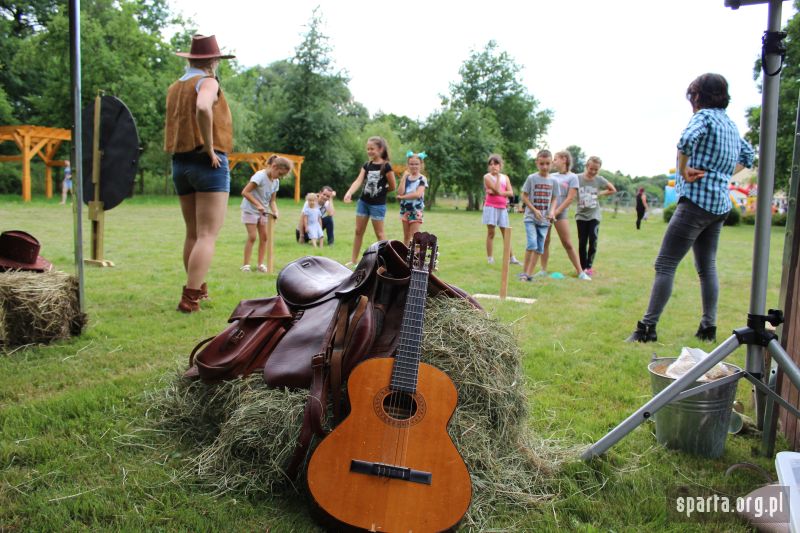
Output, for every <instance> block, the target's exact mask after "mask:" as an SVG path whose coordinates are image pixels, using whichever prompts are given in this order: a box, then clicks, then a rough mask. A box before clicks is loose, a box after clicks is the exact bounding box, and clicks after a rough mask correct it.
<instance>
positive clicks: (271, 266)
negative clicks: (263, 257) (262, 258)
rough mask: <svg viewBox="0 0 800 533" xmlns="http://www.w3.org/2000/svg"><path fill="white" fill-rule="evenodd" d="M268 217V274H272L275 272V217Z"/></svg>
mask: <svg viewBox="0 0 800 533" xmlns="http://www.w3.org/2000/svg"><path fill="white" fill-rule="evenodd" d="M266 217H267V273H268V274H272V273H274V272H275V253H274V252H275V248H274V240H275V239H274V238H275V217H273V216H272V214H268V215H266Z"/></svg>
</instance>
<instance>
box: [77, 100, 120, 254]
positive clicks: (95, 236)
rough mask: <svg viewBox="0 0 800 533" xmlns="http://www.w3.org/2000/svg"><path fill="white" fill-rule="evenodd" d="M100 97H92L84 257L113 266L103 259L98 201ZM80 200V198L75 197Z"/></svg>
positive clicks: (101, 215) (101, 212)
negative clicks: (90, 191) (88, 231)
mask: <svg viewBox="0 0 800 533" xmlns="http://www.w3.org/2000/svg"><path fill="white" fill-rule="evenodd" d="M101 106H102V99H101V98H100V95H99V94H98V95H97V96H96V97H95V99H94V133H93V135H94V137H93V142H92V184H93V185H94V197H93V198H94V200H92V201H91V202H89V220H91V221H92V258H91V259H85V260H84V262H85V263H86V264H88V265H94V266H99V267H113V266H114V263H112V262H111V261H106V260H105V259H103V233H104V232H105V211H104V209H103V202H102V201H100V163H101V161H102V158H103V153H102V152H101V151H100V112H101ZM75 201H76V202H80V201H81V199H80V198H76V200H75Z"/></svg>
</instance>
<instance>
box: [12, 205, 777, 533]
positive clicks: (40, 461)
mask: <svg viewBox="0 0 800 533" xmlns="http://www.w3.org/2000/svg"><path fill="white" fill-rule="evenodd" d="M280 209H281V213H282V217H281V219H280V220H279V222H278V226H277V230H276V247H275V251H276V262H275V264H276V266H278V267H280V266H282V265H283V264H285V263H286V262H288V261H290V260H292V259H295V258H297V257H299V256H301V255H305V254H307V253H311V251H312V250H311V248H309V247H303V246H301V245H298V244H296V243H295V242H294V225H295V223H296V221H297V218H298V215H299V207H298V206H296V205H295V204H293V203H292V202H290V201H284V200H282V201H281V202H280ZM395 211H396V204H395V205H391V204H390V213H391V214H390V216H389V217H388V220H387V233H388V236H389V237H394V238H397V237H399V236H401V234H402V231H401V228H400V223H399V221H398V220H397V217H396V214H395ZM84 213H85V211H84ZM604 216H605V218H604V220H603V222H602V224H601V226H600V245H599V252H598V255H597V259H596V262H595V263H596V264H595V267H596V270H597V271H598V275H597V276H596V277H595V279H594V280H593V281H591V282H582V281H578V280H577V279H575V278H574V277H571V276H569V275H568V276H567V278H566V279H563V280H552V279H548V280H544V281H538V282H532V283H522V282H519V281H517V280H516V273H517V272H519V267H512V268H511V279H510V281H509V291H508V293H509V295H511V296H523V297H529V298H536V299H537V302H536V303H535V304H534V305H525V304H519V303H512V302H497V301H488V300H486V301H483V302H482V303H483V304H484V306H485V307H486V309H487V311H488V312H489V313H490V315H491V316H493V317H495V318H497V319H498V320H500V321H502V322H504V323H508V324H512V327H513V330H514V332H515V334H516V336H517V340H518V342H519V344H520V346H521V347H522V350H523V353H524V361H523V364H524V368H525V372H526V374H527V376H528V378H529V383H528V388H529V401H530V411H531V417H530V425H531V427H532V429H533V431H534V432H536V433H537V434H539V435H541V436H545V437H548V438H552V439H554V440H556V441H557V442H558V443H559V446H560V447H562V448H567V449H574V450H575V460H574V461H571V462H568V463H567V464H565V465H564V467H563V468H562V470H561V471H560V472H559V473H558V477H557V480H556V488H557V490H558V494H557V496H556V497H555V498H554V499H553V500H552V501H551V502H550V503H548V504H546V505H541V506H537V507H532V508H528V509H523V508H517V509H508V510H507V512H506V513H504V515H503V516H502V517H499V518H498V520H497V523H496V526H497V527H498V528H507V529H509V530H515V531H518V530H528V531H531V530H552V531H555V530H564V529H573V530H578V531H596V530H614V531H621V530H630V531H641V530H674V531H684V530H686V529H693V528H696V529H698V530H700V529H702V530H707V529H709V528H711V529H716V530H737V529H738V530H742V531H745V530H747V528H746V527H745V526H744V525H743V523H741V522H739V521H737V520H736V519H735V518H734V517H729V516H728V517H726V516H720V515H713V516H710V517H701V518H699V519H698V518H697V517H696V516H695V517H692V518H691V519H688V520H687V519H685V520H683V521H680V520H678V521H676V519H675V517H674V515H670V514H668V505H667V494H669V493H670V492H671V491H673V490H675V488H676V487H677V486H678V485H682V486H688V487H689V488H690V489H689V490H691V491H694V492H692V493H695V492H696V493H697V494H700V493H702V491H705V490H708V489H719V490H725V491H728V493H730V494H733V495H741V494H744V493H746V492H748V491H749V490H751V489H752V488H755V487H756V486H758V485H759V484H760V483H761V482H760V479H758V478H757V477H755V476H753V475H752V474H749V473H741V472H740V473H736V474H734V475H733V476H732V477H731V478H725V477H724V475H723V474H724V471H725V470H726V468H727V467H728V466H730V465H731V464H734V463H740V462H745V461H747V462H754V463H757V464H759V465H761V466H763V467H764V468H766V469H767V470H770V471H772V472H773V473H774V466H773V461H772V460H771V459H767V458H760V457H757V456H755V455H754V454H753V453H752V451H751V449H752V448H754V447H757V446H758V444H759V443H760V440H759V439H758V438H756V437H752V436H733V437H730V438H729V439H728V442H727V446H726V452H725V454H724V455H723V456H722V458H720V459H718V460H707V459H699V458H695V457H691V456H688V455H685V454H682V453H678V452H672V451H666V450H664V449H663V448H662V447H660V446H659V445H658V444H657V443H656V441H655V437H654V435H653V431H654V428H653V426H652V425H649V424H648V425H644V426H642V427H640V428H638V429H637V430H635V431H634V432H633V433H631V434H630V435H629V436H628V437H626V438H625V439H623V440H622V441H621V442H620V443H619V444H617V445H616V446H615V447H614V448H612V449H611V450H610V452H609V453H608V454H607V455H606V456H605V457H603V458H602V459H599V460H595V461H593V462H591V463H584V462H582V461H580V460H578V459H577V456H578V454H579V452H580V450H581V449H582V448H583V447H585V446H587V445H589V444H590V443H592V442H594V441H596V440H597V439H599V438H600V437H602V436H603V435H604V434H605V433H606V432H607V431H608V430H610V429H611V428H613V427H614V426H615V425H617V424H618V423H619V422H621V421H622V420H623V419H624V418H625V417H627V416H628V415H629V414H630V413H631V412H632V411H633V410H635V409H636V408H638V407H639V406H640V405H641V404H642V403H644V402H645V401H646V400H647V399H648V398H649V397H650V392H649V391H650V382H649V377H648V373H647V368H646V367H647V363H648V361H649V360H650V358H651V357H652V355H653V354H656V355H658V356H664V357H669V356H677V355H678V353H679V351H680V349H681V347H682V346H696V345H697V343H696V340H695V339H694V337H693V333H694V331H695V330H696V328H697V324H698V321H699V315H700V294H699V284H698V281H697V276H696V274H695V272H694V268H693V264H692V260H691V258H690V257H689V258H687V260H685V261H684V262H683V264H682V265H681V267H680V268H679V271H678V275H677V280H676V288H675V291H674V293H673V296H672V300H671V301H670V303H669V305H668V306H667V309H666V312H665V314H664V316H663V318H662V321H661V323H660V324H659V327H658V334H659V340H660V342H659V343H657V344H655V345H652V344H647V345H638V344H637V345H630V344H626V343H624V342H622V340H623V339H624V338H625V337H626V336H627V335H628V334H629V333H630V331H632V329H633V328H634V326H635V324H636V321H637V320H638V319H639V318H640V317H641V314H642V312H643V311H644V308H645V306H646V304H647V299H648V296H649V289H650V284H651V282H652V278H653V271H652V264H653V260H654V258H655V255H656V252H657V250H658V247H659V244H660V240H661V236H662V234H663V231H664V229H665V227H666V225H665V224H664V223H663V222H662V221H661V220H660V218H659V217H652V218H651V220H649V221H648V222H646V223H644V225H643V229H642V230H641V231H638V232H637V231H636V229H635V227H634V220H635V215H634V214H633V213H630V212H629V213H625V212H620V213H619V214H618V215H617V216H616V217H613V216H612V214H611V213H606V214H605V215H604ZM353 219H354V216H353V207H352V206H345V205H342V204H339V206H338V208H337V216H336V224H337V226H336V227H337V242H336V245H335V246H334V247H332V248H327V247H326V248H324V249H323V250H322V251H321V252H320V253H322V254H323V255H326V256H329V257H332V258H334V259H336V260H338V261H341V262H342V263H344V262H346V261H347V260H349V255H350V247H351V243H352V232H353ZM513 223H514V224H515V225H516V226H515V228H514V237H513V241H514V249H515V252H516V253H517V255H518V256H521V255H522V254H523V252H524V228H523V225H522V222H521V219H520V215H515V216H514V222H513ZM90 227H91V225H90V224H89V223H88V222H85V223H84V242H85V243H86V245H85V250H86V251H85V252H84V254H85V257H89V255H90V253H89V246H88V243H89V241H90ZM8 229H22V230H26V231H29V232H31V233H33V234H34V235H36V236H37V237H38V238H39V240H40V241H41V243H42V255H44V256H45V257H46V258H48V259H49V260H50V261H52V262H53V263H54V264H55V265H56V266H57V267H58V268H59V269H61V270H65V271H68V272H73V271H74V260H73V229H72V218H71V210H70V209H69V207H65V206H60V205H58V200H57V199H55V198H54V199H53V200H51V201H46V200H43V199H41V198H37V199H35V200H34V201H33V202H31V203H30V204H23V203H21V202H20V201H19V200H18V198H17V197H11V196H6V197H0V230H8ZM423 229H425V230H426V231H429V232H432V233H435V234H437V235H438V237H439V244H440V263H439V270H440V272H439V274H440V276H441V277H442V278H443V279H445V280H447V281H449V282H451V283H454V284H456V285H459V286H460V287H462V288H463V289H465V290H467V291H469V292H470V293H495V294H496V293H498V292H499V289H500V287H499V285H500V266H499V264H495V265H493V266H489V265H487V264H486V259H485V252H484V239H485V234H486V231H485V228H484V227H483V226H482V225H481V221H480V214H479V213H475V212H466V211H464V210H463V206H462V208H461V209H451V208H447V209H445V208H442V209H435V210H432V211H430V212H429V213H426V216H425V224H424V227H423ZM182 235H183V224H182V221H181V219H180V212H179V209H178V206H177V199H175V198H152V197H142V198H135V199H132V200H127V201H126V202H124V203H123V204H122V205H120V206H119V207H117V208H116V209H114V210H112V211H109V212H108V213H106V232H105V255H106V259H109V260H111V261H113V262H114V263H115V264H116V266H115V267H114V268H106V269H98V268H87V269H86V271H85V280H86V301H87V307H88V314H89V326H88V328H87V330H86V333H85V334H84V335H83V336H81V337H79V338H74V339H72V340H70V341H67V342H60V343H56V344H53V345H50V346H39V347H28V348H25V349H20V350H16V351H14V352H12V353H9V354H6V355H0V431H2V434H0V531H18V530H19V531H45V530H62V529H63V530H81V529H91V530H96V529H104V530H105V529H107V530H127V531H139V530H187V531H204V530H223V529H224V530H229V529H235V530H242V531H252V530H264V529H271V530H273V531H293V530H296V531H304V530H314V525H313V522H312V521H311V520H310V519H309V518H308V517H307V513H306V507H305V505H304V503H303V502H302V501H296V499H294V500H289V499H286V498H283V497H274V498H270V499H264V498H254V497H248V496H246V495H243V494H227V495H225V496H223V497H219V498H214V497H211V496H208V495H206V494H205V492H204V491H203V489H202V487H199V486H196V485H193V484H192V483H191V480H186V479H179V478H178V471H179V470H180V468H181V458H182V456H181V453H180V452H174V453H165V452H164V451H163V450H164V448H163V447H161V446H159V445H158V443H159V442H160V439H162V437H161V436H160V435H158V434H157V433H156V432H154V431H153V430H151V429H149V428H150V427H151V424H150V423H149V419H148V414H147V410H148V405H147V403H146V401H145V394H144V393H145V392H146V391H150V390H153V389H156V388H159V387H161V386H163V380H164V379H170V378H171V377H172V376H174V372H175V370H176V369H177V368H179V367H181V366H182V365H185V363H186V360H187V357H188V353H189V351H190V350H191V348H192V347H193V346H194V345H195V343H196V342H197V341H198V340H200V339H203V338H205V337H208V336H210V335H213V334H215V333H218V332H219V331H221V329H222V328H223V326H224V324H225V321H226V319H227V317H228V315H229V313H230V311H231V310H232V309H233V307H234V306H235V304H236V303H237V302H238V301H239V300H241V299H246V298H256V297H266V296H271V295H273V294H275V275H264V274H257V273H249V274H245V273H242V272H240V271H239V266H240V265H241V254H242V245H243V241H244V236H245V232H244V228H243V227H242V224H241V223H240V222H239V209H238V199H232V200H231V202H230V207H229V211H228V215H227V220H226V223H225V226H224V228H223V231H222V234H221V236H220V239H219V241H218V245H217V253H216V256H215V260H214V264H213V265H212V269H211V272H210V274H209V277H208V282H209V290H210V292H211V296H212V298H213V302H211V303H210V304H208V305H206V304H204V310H203V312H201V313H198V314H194V315H183V314H181V313H177V312H176V311H175V306H176V304H177V302H178V299H179V297H180V290H181V285H182V283H183V282H184V275H183V269H182V266H181V245H182ZM368 235H369V236H370V238H372V235H371V234H368ZM573 238H574V239H575V241H576V244H577V235H576V234H575V233H573ZM501 247H502V241H501V239H500V238H499V235H498V238H497V240H496V249H497V252H496V256H497V257H499V256H500V251H501V250H502V248H501ZM752 250H753V227H752V226H740V227H734V228H725V229H724V230H723V233H722V239H721V243H720V250H719V254H718V257H717V259H718V265H719V270H720V285H721V298H720V305H719V322H718V326H719V330H720V332H721V336H724V335H725V334H726V332H729V331H730V330H732V329H733V328H736V327H741V326H744V325H745V321H746V313H747V310H748V299H749V295H750V272H751V258H752ZM782 253H783V228H775V229H773V232H772V243H771V257H770V279H769V283H768V291H769V293H768V298H767V307H777V306H778V291H779V285H780V268H781V259H782ZM498 263H499V261H498ZM551 270H560V271H561V272H564V273H565V274H566V273H567V272H569V268H568V263H567V259H566V255H565V254H564V253H563V250H562V249H561V248H560V246H558V245H557V244H556V245H555V246H554V248H553V257H552V259H551ZM706 348H709V349H710V348H711V345H706ZM730 362H732V363H734V364H740V365H741V364H742V363H743V362H744V350H743V349H742V350H739V351H737V352H736V354H734V356H733V357H731V358H730ZM738 396H739V398H740V399H741V400H742V401H743V402H744V403H745V405H746V406H747V407H748V409H750V405H751V401H750V386H749V385H748V384H746V383H741V384H740V386H739V392H738ZM749 414H752V412H751V411H750V412H749ZM704 519H707V520H708V521H707V522H704V521H702V520H704Z"/></svg>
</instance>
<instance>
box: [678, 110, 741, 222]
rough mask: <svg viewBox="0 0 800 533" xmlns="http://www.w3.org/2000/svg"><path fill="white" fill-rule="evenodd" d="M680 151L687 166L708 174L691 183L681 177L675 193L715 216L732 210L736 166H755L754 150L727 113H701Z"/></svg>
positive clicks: (684, 136) (684, 135)
mask: <svg viewBox="0 0 800 533" xmlns="http://www.w3.org/2000/svg"><path fill="white" fill-rule="evenodd" d="M678 150H680V152H681V153H682V154H684V155H687V156H689V162H688V166H690V167H692V168H697V169H701V170H705V171H706V174H705V176H704V177H702V178H700V179H699V180H697V181H694V182H692V183H688V182H686V181H684V179H683V176H681V175H678V180H677V183H676V184H675V192H676V194H677V195H678V198H681V197H686V198H688V199H689V200H691V201H692V202H693V203H694V204H696V205H698V206H700V207H701V208H703V209H705V210H706V211H708V212H709V213H714V214H715V215H723V214H725V213H727V212H728V211H730V209H731V199H730V196H729V193H728V183H729V182H730V180H731V175H732V174H733V171H734V169H735V168H736V164H737V163H738V164H740V165H742V166H745V167H751V166H752V165H753V157H754V156H755V153H754V152H753V147H752V146H750V144H749V143H748V142H747V141H745V140H744V139H742V138H741V137H740V136H739V130H738V129H737V128H736V124H734V123H733V121H732V120H731V119H730V118H728V115H727V114H726V113H725V110H724V109H701V110H700V111H698V112H697V113H695V114H694V115H692V119H691V120H690V121H689V124H688V125H687V126H686V129H685V130H683V133H682V134H681V139H680V141H678Z"/></svg>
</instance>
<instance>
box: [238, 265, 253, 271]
mask: <svg viewBox="0 0 800 533" xmlns="http://www.w3.org/2000/svg"><path fill="white" fill-rule="evenodd" d="M239 270H241V271H242V272H250V265H242V266H241V267H240V268H239Z"/></svg>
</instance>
